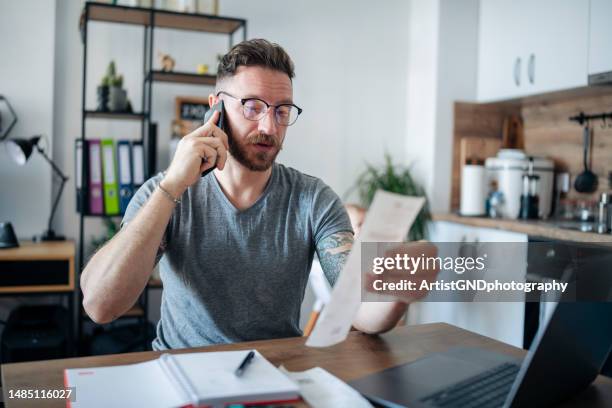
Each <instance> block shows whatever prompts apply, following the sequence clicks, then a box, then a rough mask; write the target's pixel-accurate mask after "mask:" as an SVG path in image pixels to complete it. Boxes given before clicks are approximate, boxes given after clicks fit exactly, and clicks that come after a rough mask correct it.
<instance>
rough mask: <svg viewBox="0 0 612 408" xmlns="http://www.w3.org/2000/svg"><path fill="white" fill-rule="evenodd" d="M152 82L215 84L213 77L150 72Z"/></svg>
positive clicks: (184, 73) (215, 79) (215, 78)
mask: <svg viewBox="0 0 612 408" xmlns="http://www.w3.org/2000/svg"><path fill="white" fill-rule="evenodd" d="M151 74H152V77H153V81H157V82H173V83H179V84H195V85H212V86H214V85H215V83H216V82H217V77H216V76H215V75H199V74H192V73H188V72H164V71H152V72H151Z"/></svg>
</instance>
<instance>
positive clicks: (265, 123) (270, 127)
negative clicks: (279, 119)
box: [259, 108, 277, 135]
mask: <svg viewBox="0 0 612 408" xmlns="http://www.w3.org/2000/svg"><path fill="white" fill-rule="evenodd" d="M275 115H276V112H275V111H274V108H270V109H268V111H267V112H266V114H265V115H264V117H263V118H261V119H260V120H259V131H260V132H262V133H265V134H267V135H276V126H277V125H276V119H275V117H274V116H275Z"/></svg>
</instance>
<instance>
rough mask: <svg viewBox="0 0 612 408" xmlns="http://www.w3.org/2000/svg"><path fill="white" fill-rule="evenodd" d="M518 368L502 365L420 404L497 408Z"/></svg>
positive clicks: (440, 392) (507, 364) (464, 407)
mask: <svg viewBox="0 0 612 408" xmlns="http://www.w3.org/2000/svg"><path fill="white" fill-rule="evenodd" d="M519 369H520V366H519V365H517V364H512V363H504V364H501V365H499V366H497V367H494V368H492V369H490V370H487V371H485V372H483V373H481V374H478V375H476V376H474V377H471V378H468V379H467V380H463V381H461V382H459V383H457V384H453V385H451V386H450V387H448V388H445V389H443V390H440V391H436V392H435V393H433V394H431V395H428V396H427V397H425V398H423V399H421V402H425V403H429V404H431V405H433V406H435V407H443V408H455V407H461V408H497V407H501V406H502V405H503V404H504V401H505V400H506V396H507V395H508V392H510V387H511V386H512V383H513V382H514V378H515V377H516V374H517V373H518V371H519Z"/></svg>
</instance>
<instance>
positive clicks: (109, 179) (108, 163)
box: [102, 139, 119, 215]
mask: <svg viewBox="0 0 612 408" xmlns="http://www.w3.org/2000/svg"><path fill="white" fill-rule="evenodd" d="M102 173H103V180H104V181H103V182H104V214H106V215H116V214H119V185H118V183H117V157H116V156H115V142H114V141H113V139H103V140H102Z"/></svg>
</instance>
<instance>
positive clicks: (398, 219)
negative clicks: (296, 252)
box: [306, 190, 425, 347]
mask: <svg viewBox="0 0 612 408" xmlns="http://www.w3.org/2000/svg"><path fill="white" fill-rule="evenodd" d="M424 204H425V199H424V198H423V197H409V196H404V195H400V194H394V193H389V192H386V191H382V190H378V191H377V192H376V195H375V196H374V200H373V201H372V205H371V206H370V208H369V210H368V213H367V215H366V219H365V221H364V223H363V226H362V228H361V234H360V235H359V237H358V239H357V240H355V242H354V244H353V249H352V250H351V253H350V254H349V256H348V258H347V261H346V264H345V265H344V268H343V270H342V272H341V273H340V276H339V277H338V281H337V282H336V285H335V286H334V289H333V291H332V296H331V300H330V302H329V303H328V304H327V305H326V306H325V308H324V309H323V313H321V317H320V318H319V320H318V321H317V325H316V326H315V328H314V330H313V331H312V333H311V335H310V337H308V340H307V341H306V345H307V346H310V347H327V346H332V345H334V344H337V343H340V342H341V341H344V339H346V336H347V335H348V332H349V331H350V329H351V325H352V323H353V319H354V318H355V316H356V314H357V311H358V310H359V305H360V304H361V242H402V241H403V240H404V239H405V237H406V235H407V234H408V231H409V230H410V227H411V226H412V224H413V222H414V220H415V219H416V216H417V215H418V214H419V211H420V210H421V208H422V207H423V205H424Z"/></svg>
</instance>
